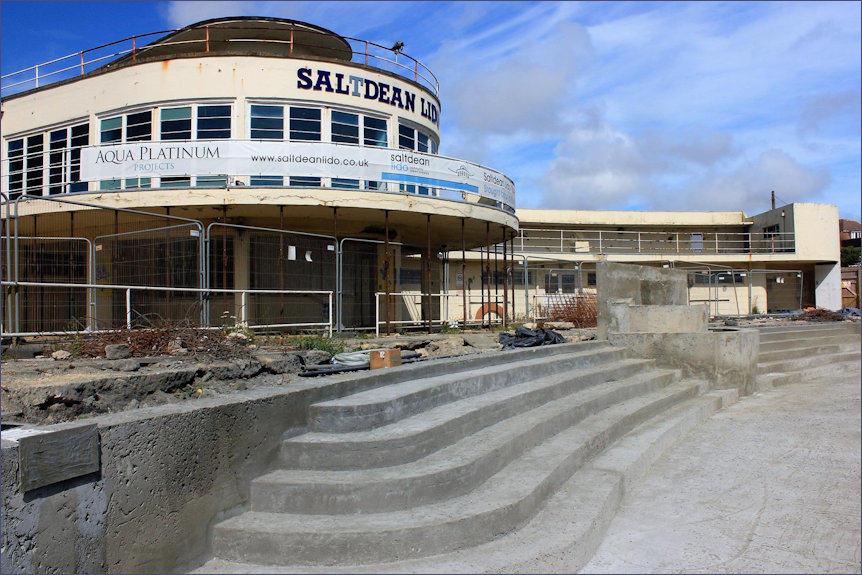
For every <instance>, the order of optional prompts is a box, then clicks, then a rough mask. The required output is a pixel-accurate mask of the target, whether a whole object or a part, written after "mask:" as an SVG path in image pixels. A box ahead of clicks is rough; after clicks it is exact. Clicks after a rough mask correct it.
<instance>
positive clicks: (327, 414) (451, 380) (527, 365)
mask: <svg viewBox="0 0 862 575" xmlns="http://www.w3.org/2000/svg"><path fill="white" fill-rule="evenodd" d="M550 347H556V346H550ZM627 353H628V352H627V350H625V349H623V348H613V347H610V346H602V347H595V346H589V347H580V346H578V347H571V348H569V350H568V353H558V354H557V355H555V356H553V357H547V356H543V355H539V356H537V357H532V358H529V359H520V358H516V361H506V360H507V359H509V358H507V357H506V355H507V354H506V353H505V352H504V353H501V354H499V361H498V362H497V364H496V365H493V366H491V365H486V366H482V367H479V368H475V369H470V370H467V371H456V370H452V371H450V372H449V373H446V374H441V375H433V376H429V377H419V378H417V379H414V380H409V381H403V382H400V383H398V384H396V385H389V386H384V387H377V388H374V389H370V390H368V391H363V392H359V393H355V394H352V395H349V396H345V397H341V398H338V399H333V400H330V401H323V402H319V403H316V404H313V405H311V406H309V410H308V428H309V430H310V431H319V432H329V433H338V432H352V431H360V430H368V429H373V428H375V427H379V426H382V425H386V424H389V423H392V422H394V421H398V420H400V419H404V418H406V417H410V416H411V415H415V414H417V413H420V412H422V411H425V410H428V409H433V408H435V407H438V406H440V405H443V404H446V403H450V402H452V401H457V400H459V399H463V398H465V397H471V396H474V395H478V394H481V393H486V392H488V391H493V390H495V389H501V388H504V387H508V386H510V385H516V384H519V383H524V382H526V381H530V380H533V379H537V378H540V377H547V376H550V375H553V374H555V373H561V372H566V371H570V370H575V369H579V368H584V367H589V366H592V365H598V364H601V363H606V362H608V361H615V360H618V359H622V358H623V357H625V356H626V355H627ZM495 355H496V354H495Z"/></svg>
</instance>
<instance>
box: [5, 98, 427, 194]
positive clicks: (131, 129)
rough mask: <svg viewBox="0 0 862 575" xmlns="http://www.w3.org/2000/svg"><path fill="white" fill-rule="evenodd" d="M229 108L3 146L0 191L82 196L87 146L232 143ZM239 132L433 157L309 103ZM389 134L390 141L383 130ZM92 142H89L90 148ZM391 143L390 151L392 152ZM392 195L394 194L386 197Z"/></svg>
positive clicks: (113, 121)
mask: <svg viewBox="0 0 862 575" xmlns="http://www.w3.org/2000/svg"><path fill="white" fill-rule="evenodd" d="M234 107H235V104H233V103H229V102H224V101H221V102H200V103H189V104H183V105H165V106H158V105H155V106H152V107H150V108H142V107H140V106H138V107H136V108H134V109H130V110H129V111H128V112H119V113H114V114H111V115H97V116H98V120H97V121H96V130H95V133H94V134H92V136H93V137H92V138H91V134H90V126H89V124H88V123H79V124H75V125H72V126H67V127H64V128H60V129H50V128H49V129H45V130H41V131H39V132H38V133H34V134H31V135H26V136H22V137H17V138H15V139H12V140H7V143H6V151H7V161H8V189H9V192H10V197H12V198H15V197H18V196H20V195H21V194H23V193H27V194H28V195H52V194H60V193H70V192H85V191H88V189H90V187H91V186H90V185H89V184H88V182H84V181H81V179H80V157H81V151H80V150H81V148H82V147H84V146H87V145H95V144H121V143H129V142H136V141H159V140H162V141H164V140H219V139H230V138H233V137H237V134H238V132H240V131H241V130H239V129H238V126H237V125H236V121H235V118H236V114H235V113H234V112H235V110H234ZM246 118H247V120H246V126H245V128H246V129H245V130H242V131H243V132H245V133H246V134H248V135H249V136H250V139H252V140H281V141H307V142H330V143H338V144H352V145H360V146H375V147H384V148H385V147H390V146H391V147H393V148H394V147H398V148H400V149H407V150H413V151H417V152H424V153H431V154H436V153H437V149H438V144H437V141H436V139H435V137H434V136H433V135H432V134H430V133H428V132H427V131H425V130H423V129H422V128H420V127H417V126H415V125H413V124H410V123H408V122H407V121H405V120H403V119H401V118H397V122H396V121H394V120H395V118H392V117H385V116H383V115H377V114H373V113H368V112H361V111H355V110H346V109H337V108H330V107H324V106H316V105H309V103H302V104H300V103H293V102H285V103H273V102H271V101H267V102H259V103H258V102H256V101H253V100H252V101H250V102H249V103H248V104H247V107H246ZM393 129H394V130H397V133H391V131H390V130H393ZM91 139H92V140H95V141H91ZM396 143H397V146H396ZM244 179H246V180H247V181H246V182H242V183H247V184H248V185H251V186H272V187H281V186H285V185H287V186H291V187H321V186H327V187H332V188H336V189H366V190H386V189H387V187H388V188H389V189H392V188H393V186H396V185H397V186H398V187H397V190H398V191H401V192H407V193H414V194H421V195H436V193H435V190H433V189H431V188H427V187H423V186H416V185H411V184H394V183H389V184H386V183H383V182H378V181H370V180H368V181H366V180H356V179H345V178H321V177H319V176H317V177H312V176H308V175H303V174H297V175H295V176H293V175H291V176H289V177H283V176H276V175H251V176H246V177H245V178H244ZM227 183H228V182H227V178H226V177H225V176H193V177H188V176H186V177H177V176H163V177H161V178H157V179H156V178H128V179H124V180H102V181H100V182H97V183H95V184H94V185H95V186H97V189H100V190H132V189H147V188H156V187H161V188H188V187H192V186H197V187H223V186H226V185H227ZM392 191H395V190H394V189H393V190H392Z"/></svg>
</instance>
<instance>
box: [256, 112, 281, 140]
mask: <svg viewBox="0 0 862 575" xmlns="http://www.w3.org/2000/svg"><path fill="white" fill-rule="evenodd" d="M250 128H251V129H250V133H251V138H252V140H283V139H284V107H283V106H256V105H253V106H252V107H251V126H250Z"/></svg>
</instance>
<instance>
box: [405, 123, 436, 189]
mask: <svg viewBox="0 0 862 575" xmlns="http://www.w3.org/2000/svg"><path fill="white" fill-rule="evenodd" d="M398 147H399V148H401V149H403V150H413V151H414V152H423V153H426V154H428V153H430V154H435V153H437V145H436V144H435V142H434V138H432V137H431V136H429V135H428V134H427V133H425V132H423V131H422V130H418V129H416V128H414V127H413V126H408V125H407V124H398ZM399 190H400V191H402V192H407V193H409V194H419V195H420V196H438V195H439V192H438V190H436V189H434V188H428V187H425V186H416V185H414V184H401V185H400V186H399Z"/></svg>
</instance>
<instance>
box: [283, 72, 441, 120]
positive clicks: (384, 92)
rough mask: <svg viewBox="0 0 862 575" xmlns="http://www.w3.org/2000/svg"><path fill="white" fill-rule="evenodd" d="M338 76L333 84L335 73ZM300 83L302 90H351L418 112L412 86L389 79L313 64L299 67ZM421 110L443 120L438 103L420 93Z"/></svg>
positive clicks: (347, 92) (435, 118)
mask: <svg viewBox="0 0 862 575" xmlns="http://www.w3.org/2000/svg"><path fill="white" fill-rule="evenodd" d="M333 75H334V76H335V82H334V86H333V80H332V77H333ZM296 87H297V88H299V89H300V90H314V91H317V92H321V91H323V92H335V93H336V94H347V95H350V96H354V97H357V98H364V99H366V100H377V101H378V102H382V103H384V104H389V105H390V106H393V107H396V108H400V109H402V110H407V111H408V112H414V113H415V112H416V94H415V93H413V92H411V91H410V90H405V89H403V88H399V87H398V86H393V85H391V84H387V83H385V82H375V81H374V80H369V79H368V78H363V77H361V76H354V75H350V76H347V77H346V78H345V76H344V74H341V73H335V74H333V73H332V72H330V71H328V70H313V69H312V68H307V67H306V68H298V69H297V71H296ZM419 101H420V107H419V113H420V114H421V115H422V117H423V118H427V119H428V120H430V121H431V122H433V123H435V124H438V125H439V124H440V112H439V110H438V109H437V106H436V105H435V104H434V103H433V102H431V101H426V100H425V98H422V97H420V98H419Z"/></svg>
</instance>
